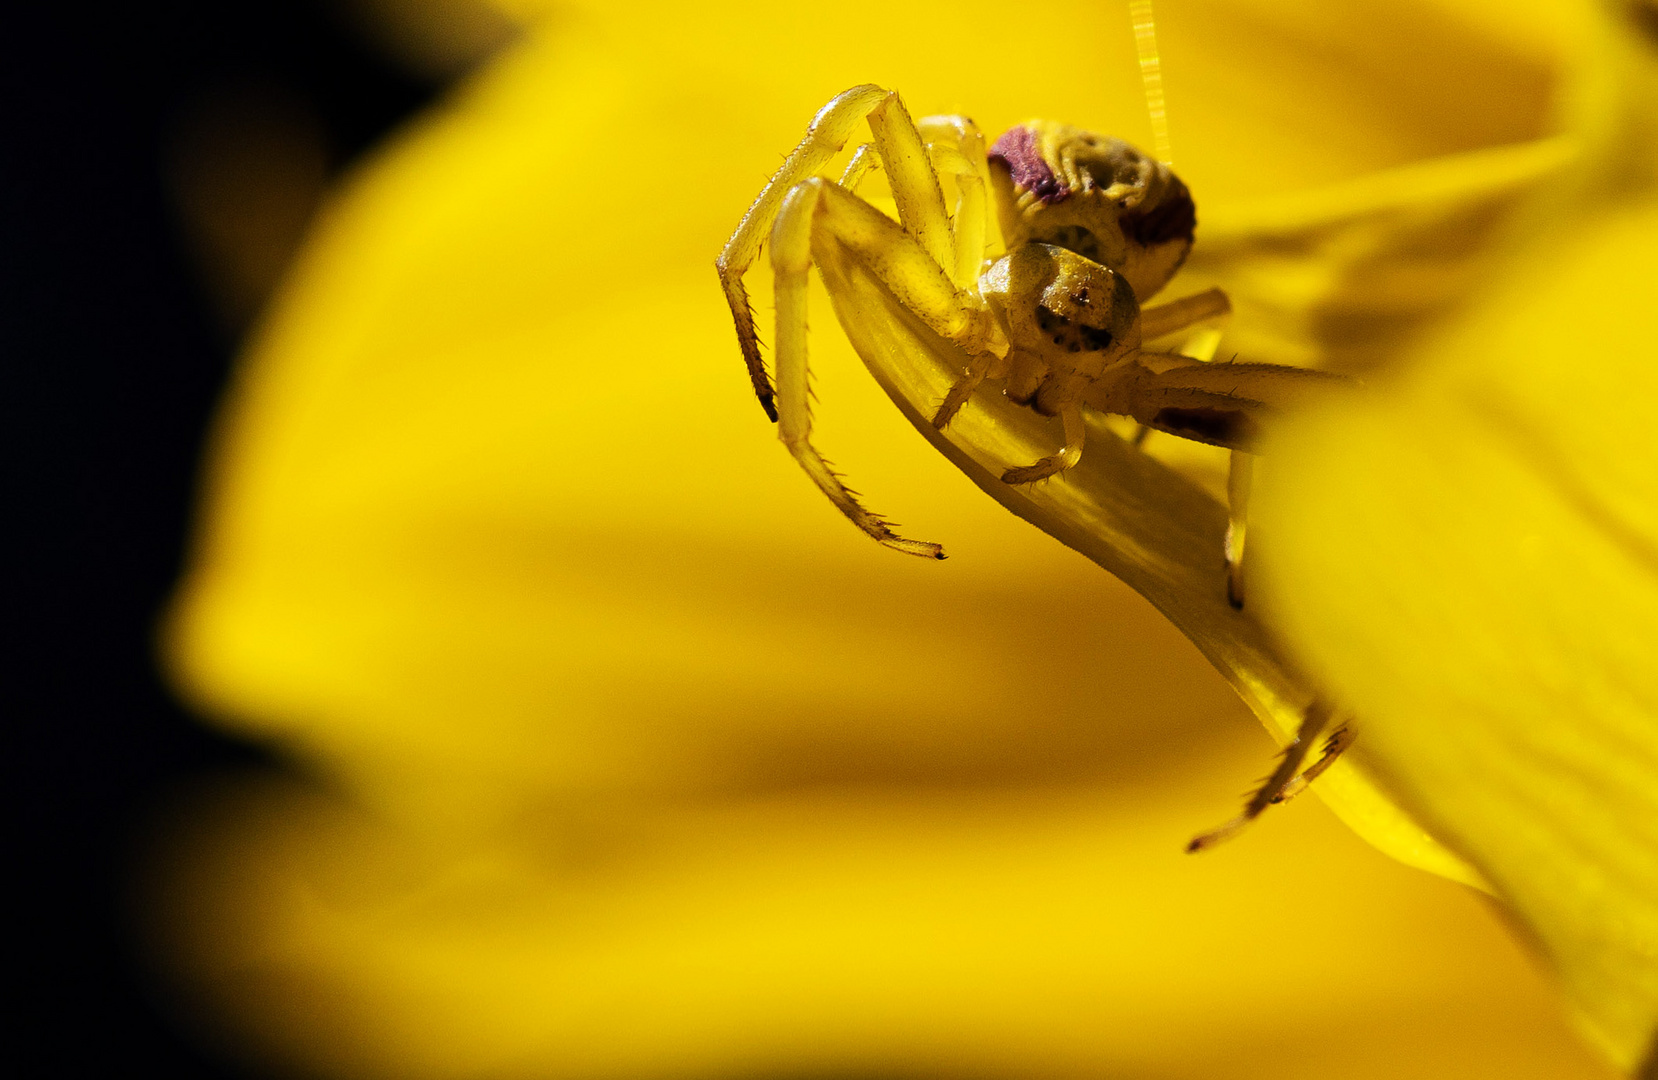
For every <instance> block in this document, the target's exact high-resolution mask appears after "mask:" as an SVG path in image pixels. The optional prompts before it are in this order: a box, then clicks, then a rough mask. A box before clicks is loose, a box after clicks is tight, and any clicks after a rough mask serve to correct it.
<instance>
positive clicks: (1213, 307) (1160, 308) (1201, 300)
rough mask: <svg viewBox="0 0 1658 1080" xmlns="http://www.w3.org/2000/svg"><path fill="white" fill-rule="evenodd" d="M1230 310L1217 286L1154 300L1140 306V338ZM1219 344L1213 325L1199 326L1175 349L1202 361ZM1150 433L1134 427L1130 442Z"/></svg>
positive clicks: (1143, 427) (1161, 334) (1187, 326)
mask: <svg viewBox="0 0 1658 1080" xmlns="http://www.w3.org/2000/svg"><path fill="white" fill-rule="evenodd" d="M1230 314H1232V301H1231V300H1229V299H1228V298H1227V296H1226V293H1224V292H1222V291H1221V290H1220V289H1206V290H1204V291H1203V292H1200V293H1194V294H1193V295H1191V296H1184V297H1181V298H1180V299H1179V300H1174V301H1171V302H1169V303H1167V304H1157V305H1155V306H1153V307H1148V308H1142V309H1141V310H1140V339H1141V340H1142V341H1156V340H1157V339H1158V338H1160V337H1167V336H1168V335H1170V334H1176V333H1179V332H1180V331H1182V330H1188V329H1190V328H1192V327H1194V326H1199V325H1201V324H1203V323H1206V322H1212V321H1216V320H1219V319H1222V318H1224V317H1225V316H1228V315H1230ZM1219 344H1220V331H1219V330H1218V329H1215V328H1211V329H1208V330H1200V331H1198V332H1197V333H1196V334H1193V335H1192V336H1190V337H1188V338H1187V339H1186V343H1185V344H1184V345H1182V346H1181V347H1180V348H1179V349H1178V350H1177V351H1178V352H1179V353H1180V355H1182V356H1189V357H1191V358H1192V359H1193V360H1201V361H1203V362H1205V363H1207V362H1209V361H1210V360H1213V359H1214V358H1215V347H1216V346H1218V345H1219ZM1150 434H1151V428H1149V427H1147V426H1146V425H1144V424H1140V425H1138V426H1137V427H1136V428H1135V429H1134V437H1133V439H1132V440H1130V441H1131V442H1133V444H1134V445H1135V446H1141V445H1143V444H1144V443H1145V441H1146V436H1148V435H1150Z"/></svg>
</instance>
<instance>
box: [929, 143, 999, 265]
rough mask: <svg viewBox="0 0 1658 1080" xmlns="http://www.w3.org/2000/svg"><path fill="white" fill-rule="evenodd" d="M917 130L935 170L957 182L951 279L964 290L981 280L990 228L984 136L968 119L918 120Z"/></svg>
mask: <svg viewBox="0 0 1658 1080" xmlns="http://www.w3.org/2000/svg"><path fill="white" fill-rule="evenodd" d="M916 129H917V130H918V131H919V132H920V133H921V137H922V138H923V139H925V140H926V142H927V152H928V155H929V157H930V158H931V161H932V165H933V171H934V172H935V173H938V174H940V175H947V176H950V177H952V178H954V180H955V183H956V212H955V215H954V217H953V218H952V219H951V238H952V240H953V241H954V245H955V252H956V263H955V268H954V270H953V272H952V274H951V276H952V277H953V278H954V279H955V282H956V284H957V285H959V286H962V287H963V288H965V287H966V286H968V285H971V284H973V283H974V282H976V281H977V280H978V279H979V270H980V269H981V268H982V267H983V265H984V244H985V237H986V234H987V233H988V232H989V228H990V205H989V201H988V200H989V197H990V196H989V194H988V193H989V191H990V165H989V162H988V161H987V159H986V158H985V150H984V134H983V133H982V132H981V131H979V126H978V125H977V124H975V123H973V121H971V120H969V119H967V117H965V116H924V117H922V118H921V119H920V120H918V121H916Z"/></svg>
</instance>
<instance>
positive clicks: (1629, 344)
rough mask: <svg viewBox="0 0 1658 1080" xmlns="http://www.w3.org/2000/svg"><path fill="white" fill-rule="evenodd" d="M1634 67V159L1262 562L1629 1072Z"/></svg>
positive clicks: (1655, 624)
mask: <svg viewBox="0 0 1658 1080" xmlns="http://www.w3.org/2000/svg"><path fill="white" fill-rule="evenodd" d="M1621 51H1622V52H1623V53H1625V54H1628V55H1624V56H1618V57H1615V58H1613V57H1609V58H1608V59H1607V60H1606V61H1605V62H1604V63H1603V65H1602V70H1603V72H1604V70H1614V71H1617V70H1621V67H1620V65H1621V63H1622V62H1626V61H1628V60H1629V59H1630V55H1633V58H1634V62H1635V66H1634V67H1633V68H1631V69H1628V70H1627V71H1625V72H1624V74H1625V76H1626V78H1627V80H1628V83H1627V84H1626V86H1625V88H1624V89H1625V91H1626V95H1625V97H1624V99H1623V100H1622V101H1614V102H1605V101H1603V102H1602V104H1603V105H1604V106H1605V109H1604V111H1603V112H1601V113H1599V114H1597V115H1594V116H1592V117H1590V119H1593V120H1594V121H1595V122H1596V126H1597V127H1599V128H1600V129H1601V130H1600V131H1599V132H1598V134H1599V135H1601V136H1602V137H1604V136H1606V135H1607V134H1608V133H1609V132H1610V133H1612V134H1615V135H1619V137H1616V138H1612V139H1610V140H1609V141H1608V142H1607V143H1606V145H1605V146H1603V147H1601V148H1600V150H1601V152H1600V153H1598V154H1597V155H1596V156H1595V157H1593V158H1591V159H1590V160H1589V163H1588V164H1589V165H1590V166H1594V168H1593V169H1590V168H1587V167H1586V173H1585V176H1584V177H1583V178H1582V179H1581V180H1580V182H1579V183H1577V184H1574V185H1572V187H1571V188H1570V189H1568V191H1567V192H1565V193H1564V194H1565V196H1566V197H1564V198H1558V199H1552V200H1549V201H1546V202H1544V203H1543V204H1542V205H1541V206H1540V207H1539V213H1538V216H1537V220H1536V221H1534V222H1533V227H1532V230H1531V234H1530V237H1529V239H1528V240H1527V241H1526V242H1525V246H1524V248H1523V250H1521V251H1519V252H1517V253H1515V254H1514V255H1513V257H1512V261H1511V265H1510V266H1509V268H1508V270H1507V271H1506V273H1505V274H1504V276H1503V279H1502V282H1501V284H1500V285H1498V286H1497V287H1495V288H1494V289H1492V290H1490V291H1489V292H1488V293H1487V294H1486V295H1485V296H1484V297H1483V298H1482V300H1481V301H1480V302H1479V303H1478V304H1477V305H1475V306H1474V307H1472V308H1471V309H1470V310H1469V311H1467V312H1466V313H1465V314H1464V315H1462V316H1460V317H1459V318H1458V319H1457V320H1456V321H1455V322H1454V323H1453V325H1451V326H1449V327H1447V328H1445V329H1444V330H1442V331H1440V332H1439V333H1437V334H1436V335H1434V337H1433V338H1432V339H1431V340H1430V341H1429V342H1428V343H1427V344H1425V345H1424V346H1423V347H1421V348H1420V349H1418V350H1417V351H1416V352H1415V353H1414V354H1413V355H1412V356H1411V357H1410V359H1411V360H1412V361H1413V366H1411V367H1410V369H1409V371H1408V374H1406V375H1405V376H1403V377H1402V378H1401V379H1400V380H1399V381H1398V382H1397V383H1394V384H1389V385H1387V386H1386V387H1384V388H1382V389H1380V390H1378V392H1377V393H1376V394H1375V396H1374V398H1373V400H1371V401H1370V402H1369V403H1367V404H1364V405H1362V406H1354V407H1350V408H1347V409H1343V410H1340V411H1333V412H1330V413H1328V414H1325V415H1319V416H1314V417H1308V418H1306V419H1305V420H1303V421H1301V422H1299V423H1297V424H1296V425H1295V427H1294V428H1293V429H1292V430H1289V431H1286V432H1284V433H1283V435H1282V438H1281V440H1280V441H1279V442H1278V443H1276V444H1275V450H1276V453H1277V455H1278V457H1277V458H1276V459H1275V460H1274V462H1273V469H1272V472H1271V473H1270V477H1271V479H1270V482H1268V483H1266V484H1264V485H1262V486H1261V487H1260V488H1258V491H1259V492H1260V495H1261V501H1260V506H1259V510H1260V515H1259V517H1260V521H1261V523H1262V529H1261V535H1262V536H1270V540H1268V541H1266V542H1263V543H1262V545H1261V547H1260V548H1258V549H1257V553H1258V554H1259V555H1261V556H1262V558H1263V563H1264V570H1265V578H1266V581H1267V583H1268V588H1267V589H1266V590H1265V591H1264V592H1263V593H1262V594H1261V597H1262V603H1263V606H1266V607H1269V608H1270V611H1271V615H1272V617H1273V618H1274V620H1275V621H1276V622H1277V624H1278V625H1280V626H1281V627H1282V628H1283V629H1284V630H1285V632H1286V633H1287V635H1288V639H1289V641H1290V642H1291V643H1292V645H1293V648H1294V650H1295V652H1296V654H1297V655H1298V656H1301V657H1303V658H1305V659H1306V661H1307V662H1308V663H1309V664H1310V665H1311V666H1312V667H1313V669H1314V670H1315V671H1316V672H1318V673H1319V675H1320V676H1321V677H1322V678H1323V679H1325V680H1327V681H1328V683H1329V685H1331V686H1334V687H1336V688H1338V690H1339V693H1340V695H1341V697H1342V699H1343V700H1344V701H1346V702H1348V703H1350V705H1351V706H1352V707H1353V708H1354V709H1355V710H1356V711H1357V712H1358V713H1359V714H1360V715H1361V716H1362V717H1363V718H1364V727H1363V735H1362V738H1363V740H1364V741H1365V742H1366V743H1367V744H1368V745H1369V746H1370V750H1371V756H1370V758H1369V760H1370V762H1371V763H1372V767H1373V769H1374V770H1375V775H1376V776H1377V778H1378V779H1379V780H1380V781H1381V783H1382V784H1383V786H1384V787H1385V788H1386V789H1387V790H1388V791H1389V792H1390V793H1391V794H1393V795H1394V796H1395V797H1396V798H1397V799H1398V800H1399V801H1400V803H1401V804H1402V805H1404V806H1405V807H1407V808H1408V809H1409V810H1410V811H1411V812H1412V813H1413V814H1415V815H1416V816H1418V817H1419V819H1420V820H1422V821H1423V822H1424V823H1425V824H1428V825H1429V826H1430V827H1431V828H1432V830H1433V831H1434V833H1435V835H1437V836H1440V837H1442V838H1443V839H1445V840H1446V841H1447V843H1448V844H1449V845H1450V846H1451V847H1452V848H1454V849H1455V850H1456V851H1457V852H1458V853H1459V854H1461V855H1462V856H1464V857H1465V858H1466V859H1468V861H1469V862H1471V863H1472V864H1473V865H1474V866H1476V867H1477V868H1478V869H1479V870H1480V872H1481V873H1482V874H1484V875H1485V877H1486V879H1487V880H1488V881H1489V882H1490V883H1491V885H1492V886H1493V888H1494V889H1495V891H1496V893H1497V895H1498V896H1499V897H1501V898H1502V899H1503V900H1504V902H1505V903H1506V904H1507V905H1509V906H1510V908H1511V909H1512V911H1513V912H1514V916H1515V919H1516V921H1517V923H1518V924H1519V926H1520V927H1521V928H1522V929H1523V931H1524V932H1525V933H1526V935H1527V936H1528V937H1529V938H1530V939H1532V940H1533V941H1534V942H1535V943H1536V944H1537V945H1538V947H1539V948H1540V949H1541V950H1542V952H1543V954H1544V955H1545V956H1546V957H1547V958H1548V960H1549V961H1550V963H1551V965H1552V966H1553V968H1554V969H1555V971H1556V972H1557V973H1558V976H1559V978H1560V980H1561V981H1562V983H1563V985H1564V988H1565V990H1566V993H1567V995H1568V997H1569V998H1570V1000H1571V1001H1572V1002H1573V1003H1574V1005H1575V1006H1576V1007H1577V1009H1578V1010H1579V1011H1580V1013H1581V1017H1582V1021H1583V1024H1584V1027H1585V1029H1586V1030H1587V1031H1588V1032H1589V1033H1590V1035H1591V1036H1592V1037H1593V1038H1594V1040H1595V1041H1596V1042H1597V1043H1598V1044H1599V1045H1600V1046H1601V1047H1602V1048H1603V1049H1604V1050H1605V1051H1606V1052H1607V1053H1608V1054H1609V1056H1610V1057H1611V1058H1612V1060H1614V1061H1616V1062H1618V1063H1619V1064H1620V1065H1622V1066H1623V1067H1625V1068H1630V1069H1634V1068H1635V1067H1636V1066H1637V1064H1638V1063H1639V1062H1641V1061H1643V1060H1646V1061H1649V1062H1650V1061H1651V1060H1652V1059H1651V1055H1652V1053H1653V1050H1654V1045H1655V1035H1654V1033H1655V1031H1658V664H1655V663H1654V655H1655V653H1654V642H1658V498H1655V494H1658V451H1655V449H1654V447H1655V444H1654V442H1653V440H1652V437H1651V422H1650V413H1651V408H1652V405H1651V403H1652V402H1653V401H1654V400H1658V345H1655V342H1658V316H1655V310H1654V305H1653V290H1652V280H1653V276H1652V270H1651V253H1652V251H1653V247H1654V243H1655V242H1658V197H1655V192H1658V185H1655V184H1654V177H1655V176H1658V170H1655V169H1654V168H1653V163H1654V161H1655V160H1658V157H1655V155H1654V153H1653V143H1652V142H1651V141H1650V139H1649V138H1648V136H1649V134H1650V129H1649V128H1647V125H1648V124H1649V123H1650V117H1651V116H1652V115H1653V113H1652V109H1653V105H1654V103H1655V102H1658V94H1654V93H1653V90H1654V87H1658V79H1655V78H1654V73H1655V72H1658V62H1655V61H1654V59H1653V55H1652V54H1653V44H1652V43H1647V44H1642V45H1636V44H1635V40H1634V39H1632V38H1630V37H1627V36H1626V37H1625V39H1624V41H1623V43H1622V47H1621ZM1626 106H1627V108H1626ZM1612 119H1621V120H1630V121H1634V126H1633V128H1625V129H1624V130H1622V132H1621V133H1618V132H1617V131H1616V130H1615V127H1609V126H1608V124H1607V121H1609V120H1612ZM1647 1067H1648V1068H1649V1069H1650V1068H1651V1067H1653V1066H1652V1065H1651V1064H1649V1065H1648V1066H1647ZM1642 1075H1643V1076H1644V1075H1647V1073H1644V1072H1643V1073H1642Z"/></svg>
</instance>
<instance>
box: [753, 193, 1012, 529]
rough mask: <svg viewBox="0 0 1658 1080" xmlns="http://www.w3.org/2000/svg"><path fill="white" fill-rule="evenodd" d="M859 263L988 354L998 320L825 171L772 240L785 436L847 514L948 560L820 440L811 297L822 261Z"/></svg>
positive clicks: (797, 196) (930, 320)
mask: <svg viewBox="0 0 1658 1080" xmlns="http://www.w3.org/2000/svg"><path fill="white" fill-rule="evenodd" d="M825 254H828V255H831V256H845V257H850V258H852V259H855V260H857V261H858V262H859V263H861V264H862V265H863V266H864V267H865V268H866V269H867V270H869V272H870V273H872V274H873V275H874V276H875V277H876V278H877V279H878V280H879V281H880V282H881V283H882V285H884V286H885V288H886V290H887V292H888V293H889V294H890V295H891V296H892V298H893V299H894V300H896V301H897V302H898V303H899V304H901V305H902V306H903V307H905V308H907V309H908V310H910V311H912V312H914V313H915V314H916V316H917V317H919V318H920V319H921V320H922V321H923V322H924V323H926V324H927V325H928V326H929V327H931V328H932V329H933V330H934V331H935V332H937V333H938V334H939V335H940V336H941V337H944V338H947V339H949V340H951V341H953V342H955V343H956V344H957V345H960V346H961V347H962V348H963V349H964V350H966V351H967V353H968V354H969V355H970V356H977V355H979V354H981V353H983V352H985V351H986V348H987V346H988V345H989V343H990V341H991V339H992V338H993V337H994V336H995V335H996V333H997V327H996V323H995V320H994V317H993V316H992V315H991V314H990V312H989V311H988V310H987V309H986V308H984V307H983V306H982V305H980V304H977V303H975V302H974V300H973V298H972V297H971V295H970V294H968V293H964V292H962V291H959V290H958V289H957V288H956V286H955V283H954V282H953V281H951V279H950V277H949V275H948V274H947V273H946V272H945V270H944V269H943V267H942V266H941V265H940V264H939V262H938V261H937V260H936V259H935V258H933V257H932V255H931V254H930V253H929V252H928V251H926V250H925V249H924V248H923V247H922V245H921V244H920V242H918V241H917V240H916V239H915V238H914V237H912V236H911V235H910V234H909V233H908V232H907V231H906V230H905V229H904V228H902V227H901V226H900V225H898V224H896V223H894V222H893V221H892V220H891V219H890V218H888V217H886V216H885V215H883V214H882V213H881V212H880V211H878V210H876V209H875V208H874V207H872V206H870V205H869V204H868V203H866V202H864V201H862V200H861V199H859V198H857V197H856V196H855V195H853V194H851V193H850V192H848V191H847V190H846V189H844V188H842V187H840V186H839V185H838V184H834V183H831V182H830V181H828V180H825V179H824V178H822V177H812V178H811V179H808V180H805V181H802V182H801V183H799V184H796V185H795V186H794V187H793V188H792V189H791V190H790V191H789V193H788V195H787V196H786V197H785V198H784V200H783V204H782V207H781V209H780V210H779V212H778V215H777V222H776V225H775V226H774V228H773V230H772V236H771V262H772V270H773V273H774V274H775V275H776V297H777V406H778V410H777V412H778V427H777V434H778V438H780V439H781V440H782V441H783V443H784V445H786V446H787V447H788V448H789V452H790V453H791V454H793V455H794V457H795V459H796V460H797V461H799V462H800V464H801V467H802V468H804V469H805V470H806V474H807V475H808V476H810V477H811V478H812V480H813V481H814V482H815V483H816V484H817V486H818V487H819V488H820V489H822V491H823V493H824V494H825V495H827V496H829V499H830V501H832V502H833V503H834V504H835V505H836V506H837V507H839V508H840V510H841V512H842V513H844V514H845V515H846V516H847V517H848V518H850V519H851V520H852V522H853V524H855V525H857V526H858V527H859V528H860V529H862V530H863V531H864V532H866V533H868V534H869V535H870V536H871V537H873V538H874V539H875V540H877V541H878V542H880V543H881V544H884V545H886V546H887V547H891V548H894V549H896V550H898V551H903V552H907V553H909V554H912V555H922V556H925V557H928V558H936V559H941V558H943V557H944V551H943V549H942V548H941V547H940V546H939V545H937V544H932V543H923V542H919V541H914V540H906V539H904V538H903V537H901V536H899V535H898V534H897V533H895V532H893V530H892V526H891V525H890V524H889V523H888V522H887V521H886V520H885V519H883V518H882V517H881V516H880V515H878V514H875V513H872V512H870V511H869V510H867V509H866V508H864V507H863V506H862V505H861V504H860V503H859V502H858V500H857V497H856V496H855V495H853V493H852V492H851V491H850V490H848V489H847V487H846V485H845V484H843V483H842V482H841V479H840V477H839V476H837V475H836V474H835V473H834V472H833V470H831V469H830V468H829V466H828V464H827V463H826V462H825V461H824V460H823V457H822V455H820V454H819V453H818V452H817V450H816V448H815V447H813V446H812V443H811V432H812V417H811V405H810V387H809V378H810V369H809V365H808V359H807V332H806V326H807V318H806V316H807V311H806V308H807V296H808V285H809V281H810V271H811V267H812V263H813V261H814V259H816V258H820V257H822V256H824V255H825Z"/></svg>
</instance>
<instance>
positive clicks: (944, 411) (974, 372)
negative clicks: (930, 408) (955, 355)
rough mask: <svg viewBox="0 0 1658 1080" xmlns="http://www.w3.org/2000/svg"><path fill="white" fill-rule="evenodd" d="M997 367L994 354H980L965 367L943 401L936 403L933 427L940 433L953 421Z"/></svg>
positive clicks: (996, 359) (996, 358)
mask: <svg viewBox="0 0 1658 1080" xmlns="http://www.w3.org/2000/svg"><path fill="white" fill-rule="evenodd" d="M997 366H998V357H997V356H996V355H995V354H994V353H989V352H985V353H980V354H979V355H978V356H975V357H974V358H973V360H972V362H971V363H969V364H968V365H967V371H966V372H965V373H963V375H962V377H961V378H959V379H957V380H956V381H955V384H954V385H953V386H951V387H950V392H949V393H948V394H945V395H944V400H943V401H941V402H939V403H938V409H937V410H936V411H935V412H934V413H933V427H935V428H938V429H939V430H940V431H943V430H944V427H945V425H946V424H948V423H949V422H950V421H951V420H953V419H955V416H956V414H957V413H958V412H960V411H961V407H962V406H963V405H965V404H967V399H968V398H970V397H972V396H973V391H975V390H977V389H978V388H979V384H980V383H982V382H984V381H985V379H987V378H989V377H990V375H991V374H992V372H993V371H994V370H995V369H996V367H997Z"/></svg>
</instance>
